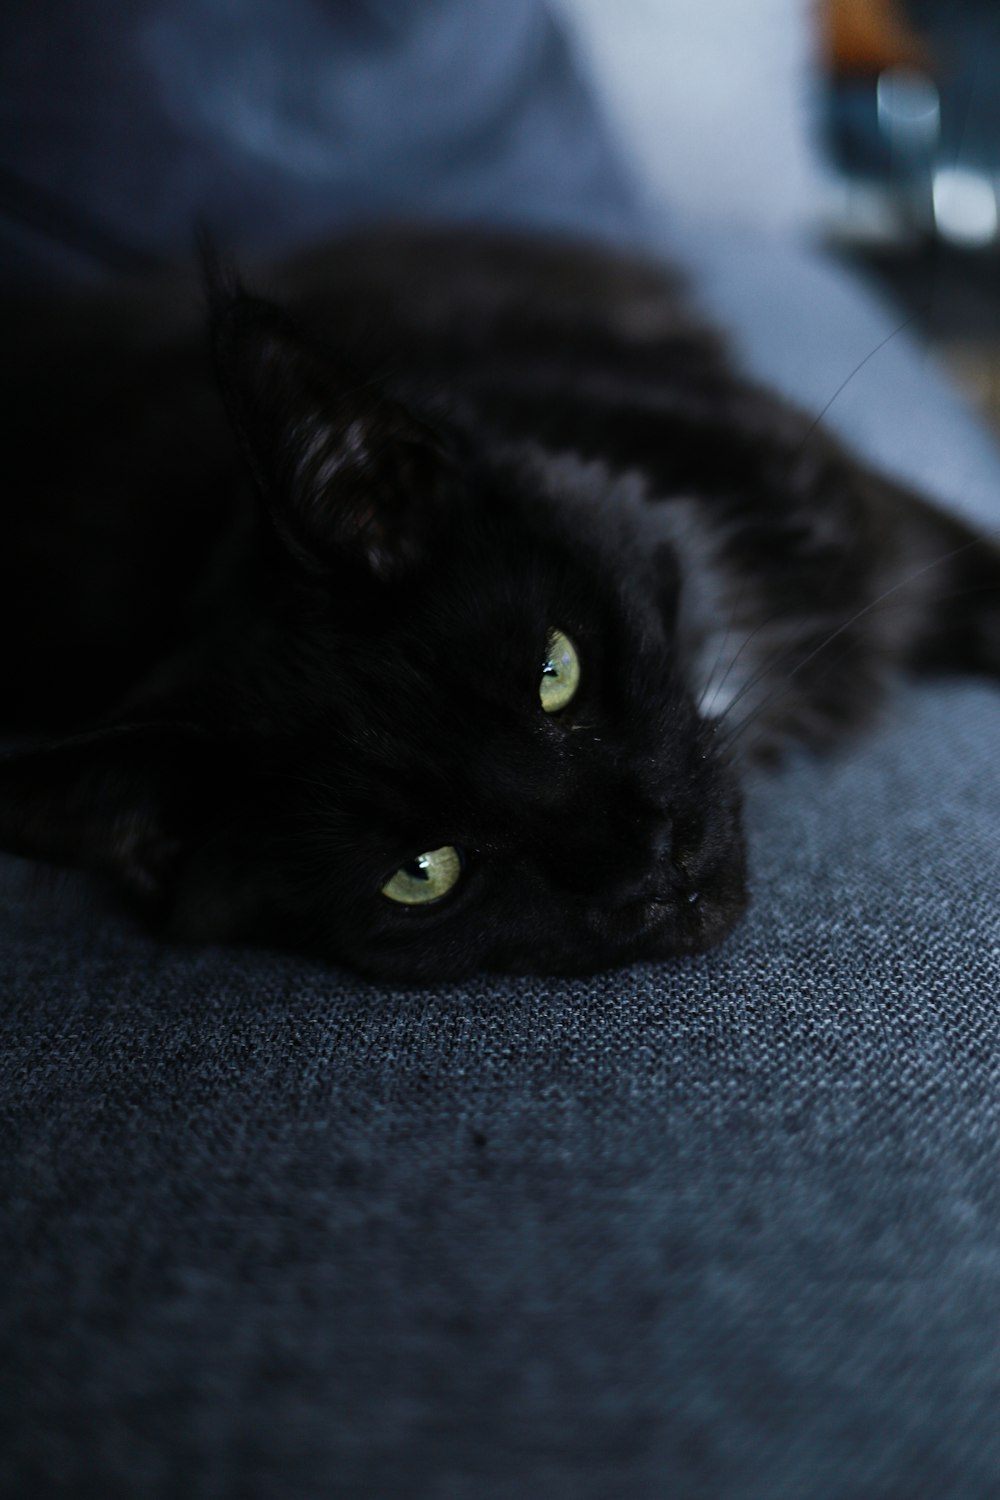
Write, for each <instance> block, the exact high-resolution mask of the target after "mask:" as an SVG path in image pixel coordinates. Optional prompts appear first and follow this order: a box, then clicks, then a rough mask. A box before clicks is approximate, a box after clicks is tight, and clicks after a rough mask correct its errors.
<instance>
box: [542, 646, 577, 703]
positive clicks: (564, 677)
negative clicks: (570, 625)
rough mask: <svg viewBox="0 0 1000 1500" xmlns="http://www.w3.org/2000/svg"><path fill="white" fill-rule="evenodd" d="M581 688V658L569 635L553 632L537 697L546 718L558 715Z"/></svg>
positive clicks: (543, 665)
mask: <svg viewBox="0 0 1000 1500" xmlns="http://www.w3.org/2000/svg"><path fill="white" fill-rule="evenodd" d="M579 686H580V658H579V657H578V656H577V654H576V647H575V646H574V645H573V642H572V641H571V640H570V638H569V636H568V635H564V634H563V632H562V631H561V630H550V631H549V639H548V654H547V655H546V657H545V660H544V661H543V662H542V677H541V681H540V682H539V684H538V696H539V698H541V700H542V707H543V708H544V710H545V712H546V713H547V714H557V713H558V712H559V710H560V709H561V708H565V707H566V705H567V703H569V702H571V701H572V699H573V698H574V697H575V696H576V690H577V688H578V687H579Z"/></svg>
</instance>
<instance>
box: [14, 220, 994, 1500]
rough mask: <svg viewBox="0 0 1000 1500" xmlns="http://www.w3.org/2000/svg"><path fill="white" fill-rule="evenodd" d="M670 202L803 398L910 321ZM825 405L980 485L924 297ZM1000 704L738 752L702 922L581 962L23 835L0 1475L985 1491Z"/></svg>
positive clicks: (67, 1491)
mask: <svg viewBox="0 0 1000 1500" xmlns="http://www.w3.org/2000/svg"><path fill="white" fill-rule="evenodd" d="M603 201H604V202H605V206H607V200H603ZM577 208H578V209H579V211H580V212H581V213H583V208H584V205H583V203H582V201H580V200H578V201H577ZM595 215H596V218H595V222H596V219H598V218H599V217H600V215H599V214H598V212H597V205H596V204H595ZM650 232H651V233H653V231H650ZM668 240H669V243H671V244H673V245H676V246H678V247H679V248H680V250H681V253H682V255H683V257H684V259H685V260H686V261H687V263H688V264H690V265H692V266H693V267H695V268H696V276H697V280H698V284H699V286H700V288H701V290H702V295H703V296H704V298H705V300H706V301H707V302H708V303H709V304H710V305H712V306H713V307H715V308H717V309H719V310H721V311H723V312H725V313H726V315H727V318H728V319H729V320H730V321H731V322H732V323H733V324H734V325H735V327H736V331H737V338H738V341H739V344H740V347H741V349H742V350H743V351H744V353H745V355H746V357H747V358H748V359H750V360H751V362H752V363H753V364H754V366H755V367H756V368H759V369H761V370H763V371H764V372H766V373H767V374H768V375H769V377H771V378H774V379H776V380H779V381H780V382H781V383H783V384H784V385H785V386H786V388H788V389H790V390H791V391H792V393H793V394H796V395H798V396H799V397H800V399H802V400H803V401H804V402H805V403H806V404H807V405H810V406H811V407H813V408H814V409H818V408H819V407H820V406H822V405H823V404H824V402H825V401H826V400H827V399H828V398H829V397H830V396H831V395H832V394H833V392H834V391H835V390H836V388H837V386H838V385H839V384H840V382H841V381H842V380H843V378H844V377H845V376H846V375H847V374H849V372H850V370H851V369H852V368H853V367H854V365H856V364H857V363H858V362H859V361H860V360H861V359H863V358H864V357H865V356H866V355H867V354H869V353H870V352H871V350H873V349H874V348H875V346H876V345H877V344H878V343H879V342H880V340H881V339H883V338H884V337H885V336H886V335H887V334H888V333H889V332H890V331H891V330H892V328H893V326H894V324H893V322H892V321H891V319H887V317H886V315H885V314H884V313H883V312H881V311H880V309H879V308H878V307H877V306H875V305H874V304H873V303H871V302H870V301H869V300H868V298H867V297H866V296H865V295H864V294H863V293H860V292H858V291H857V290H856V289H855V288H854V287H852V286H851V285H850V284H849V283H848V281H847V280H846V278H845V277H844V275H843V273H841V272H837V271H834V270H831V269H829V268H826V267H824V266H821V265H817V264H815V263H814V262H813V261H812V260H811V259H810V257H809V256H807V255H805V254H803V253H801V252H796V251H793V250H790V249H787V248H780V247H775V246H768V245H765V244H760V243H754V242H751V241H747V240H743V241H739V242H732V243H729V244H726V243H724V242H720V241H718V240H714V239H713V240H712V241H710V242H706V241H705V240H704V239H701V238H699V236H698V235H697V234H695V233H690V232H681V231H680V230H679V229H678V228H677V227H676V226H673V227H672V228H671V230H670V233H669V236H668V235H666V234H663V235H661V236H660V239H659V240H658V242H661V241H662V243H664V244H665V245H666V244H667V243H668ZM830 415H831V417H834V418H836V419H837V420H839V421H840V422H841V423H842V424H843V425H844V426H845V427H846V428H847V429H848V430H849V431H851V432H852V433H853V434H854V435H856V436H858V437H859V438H860V440H861V441H862V442H863V444H864V445H865V446H867V447H868V448H869V450H870V451H873V452H876V453H877V454H878V455H879V456H880V457H881V458H882V459H883V460H884V461H886V462H888V463H890V464H891V465H892V466H893V467H896V468H897V469H899V470H901V471H903V472H910V473H911V475H913V474H914V473H916V474H917V475H918V476H922V477H923V479H924V480H925V482H926V483H928V484H929V485H931V486H932V487H934V488H935V489H937V490H938V491H939V492H940V493H942V494H944V495H947V496H950V497H951V498H953V499H956V500H959V501H963V500H964V501H965V502H967V503H968V504H970V505H971V506H973V507H974V508H975V509H976V511H977V513H978V514H980V515H982V516H983V517H984V519H988V517H989V514H990V504H991V497H992V496H995V495H996V494H997V493H998V492H1000V462H998V460H997V457H996V455H995V453H994V452H993V450H992V448H991V446H990V444H989V443H988V442H987V441H986V439H985V438H984V437H983V436H982V434H981V433H979V432H978V430H977V429H976V428H975V426H974V424H973V423H972V422H971V421H970V420H969V418H968V417H967V416H966V414H965V413H964V412H963V411H962V410H961V409H960V407H959V406H958V404H957V403H956V402H955V400H954V398H953V397H951V396H950V395H949V394H948V392H947V391H945V390H944V388H943V386H942V385H941V383H940V381H939V380H938V378H937V377H936V376H935V374H934V373H933V371H932V370H931V369H930V368H928V367H927V365H926V363H925V361H923V360H922V358H921V357H920V354H919V351H918V350H916V349H915V348H914V347H913V345H912V343H911V342H910V341H909V339H908V338H907V336H906V335H905V334H901V335H899V336H898V337H896V338H894V339H893V340H892V342H891V343H890V344H887V345H886V346H885V349H884V350H883V351H882V352H881V353H880V354H879V355H878V356H876V357H874V358H872V359H871V360H870V361H869V363H868V364H867V365H866V366H865V369H864V370H863V371H862V372H861V373H860V374H859V376H858V377H857V379H856V380H855V381H853V382H852V383H851V384H850V385H849V386H848V387H847V388H846V389H845V391H844V393H843V396H842V397H839V398H838V400H837V402H836V403H835V405H834V407H833V408H832V410H831V414H830ZM993 514H994V515H995V514H996V511H995V509H994V510H993ZM998 742H1000V696H998V695H997V694H996V693H995V692H994V691H993V690H992V689H990V688H989V687H987V686H982V685H975V684H964V683H952V684H943V685H937V686H935V685H930V686H924V687H921V688H919V689H918V688H903V689H901V690H900V692H899V693H898V695H897V696H896V698H895V700H894V702H893V704H892V705H891V706H890V708H889V710H888V711H887V714H886V722H885V725H884V728H883V729H882V730H881V731H880V732H879V733H878V734H876V735H874V736H872V737H871V738H869V739H868V740H867V741H865V742H864V743H863V744H861V745H860V746H858V747H857V748H856V749H855V750H852V751H851V752H850V753H845V754H843V755H841V756H840V757H839V758H837V759H836V760H834V761H833V762H828V763H818V762H814V761H810V760H806V759H803V760H801V761H800V762H798V763H796V764H794V765H793V766H791V767H790V768H789V769H788V770H787V771H785V772H783V773H782V774H781V775H780V776H778V777H774V778H770V779H765V780H763V781H761V782H760V783H759V784H758V785H756V786H755V787H754V788H753V789H752V792H751V797H750V807H749V819H750V828H751V846H752V859H753V870H754V889H755V902H754V906H753V909H752V911H751V913H750V916H749V918H748V920H747V921H746V923H745V924H744V925H743V926H742V927H741V928H740V929H739V930H738V931H737V932H736V933H735V934H734V935H733V936H732V937H731V938H730V940H729V941H728V942H727V943H726V944H725V945H724V947H723V948H721V949H720V950H718V951H716V952H714V953H712V954H709V955H706V956H704V957H701V958H698V959H693V960H686V961H682V962H678V963H675V964H668V965H662V966H647V967H640V968H636V969H632V970H627V971H623V972H620V973H615V974H609V975H605V976H600V977H598V978H594V979H589V980H577V981H568V982H566V981H560V982H543V981H535V980H523V981H522V980H517V981H510V980H504V981H497V980H494V979H489V978H483V979H480V980H477V981H476V982H474V983H472V984H467V985H463V986H459V987H446V988H443V989H434V990H419V989H388V988H386V987H384V986H374V985H370V984H365V983H362V982H359V981H357V980H355V979H353V978H352V977H350V976H348V975H346V974H342V973H338V972H335V971H331V970H328V969H325V968H322V967H319V966H316V965H312V964H306V963H303V962H300V961H297V960H295V959H292V958H285V957H280V956H275V955H271V954H267V953H258V952H248V951H223V950H203V951H184V950H179V949H173V948H170V947H165V946H161V945H158V944H155V943H153V942H150V941H149V940H147V939H146V938H145V937H144V936H143V935H142V934H141V933H139V932H138V931H136V930H135V929H134V928H133V927H132V926H131V925H130V924H129V922H128V921H127V920H126V919H125V918H123V917H122V916H120V915H118V914H117V913H116V912H115V911H114V910H112V909H110V908H108V907H106V906H105V905H104V904H103V903H102V898H101V897H100V896H99V895H98V894H95V893H93V892H91V891H90V890H89V888H88V887H87V886H86V885H85V883H84V882H82V881H77V880H75V879H69V878H66V879H59V880H58V881H56V882H54V883H53V882H50V881H48V880H47V879H45V878H44V877H40V876H39V874H38V872H37V871H35V870H34V869H32V868H31V867H29V866H27V865H25V864H23V863H20V862H18V861H14V860H7V861H3V862H0V994H2V997H3V999H2V1014H3V1035H4V1045H3V1052H2V1061H0V1080H2V1081H0V1135H2V1142H0V1174H2V1178H3V1190H2V1203H3V1214H2V1220H0V1302H2V1304H3V1314H2V1315H3V1331H2V1335H0V1360H2V1373H3V1376H4V1380H3V1399H2V1401H0V1475H2V1476H3V1479H2V1482H0V1492H2V1493H3V1494H4V1496H7V1495H9V1496H12V1497H13V1496H17V1497H20V1496H28V1495H30V1496H32V1497H40V1500H46V1497H49V1496H57V1495H72V1496H74V1497H76V1500H89V1497H95V1500H97V1497H100V1500H116V1497H119V1496H123V1497H124V1496H129V1497H130V1496H137V1497H138V1496H141V1497H143V1500H160V1497H173V1496H179V1497H180V1496H183V1497H184V1500H230V1497H232V1500H272V1497H273V1500H279V1497H280V1500H314V1497H315V1500H333V1497H336V1500H340V1497H358V1500H367V1497H382V1496H393V1497H400V1500H409V1497H413V1500H508V1497H510V1500H514V1497H517V1500H522V1497H525V1500H534V1497H536V1496H538V1497H547V1500H605V1497H610V1496H614V1497H616V1500H663V1497H666V1496H669V1497H671V1500H686V1497H691V1500H710V1497H711V1500H802V1497H805V1496H808V1497H810V1500H860V1497H868V1496H871V1497H876V1496H877V1497H880V1500H881V1497H895V1496H900V1497H903V1496H905V1497H908V1500H916V1497H921V1496H934V1497H937V1496H948V1497H949V1500H988V1497H993V1496H995V1495H996V1493H997V1474H998V1473H1000V1425H998V1422H997V1412H998V1410H1000V1356H998V1352H997V1351H998V1348H1000V1327H998V1322H1000V1316H998V1313H997V1309H998V1308H1000V1174H998V1171H997V1159H998V1148H1000V1122H998V1111H1000V1076H998V1075H1000V1006H998V1000H997V997H998V992H1000V916H998V907H997V892H998V890H1000V839H998V830H1000V779H998V776H997V770H996V746H997V744H998Z"/></svg>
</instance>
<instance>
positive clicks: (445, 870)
mask: <svg viewBox="0 0 1000 1500" xmlns="http://www.w3.org/2000/svg"><path fill="white" fill-rule="evenodd" d="M461 873H462V856H461V855H460V854H459V852H458V850H457V849H453V848H452V846H451V845H450V844H445V845H443V847H442V848H440V849H428V850H427V853H426V854H418V855H417V856H416V858H415V859H408V860H407V861H406V864H405V865H400V867H399V869H398V870H397V871H396V873H395V875H393V876H392V877H391V878H390V879H389V880H387V881H386V883H385V885H384V886H383V887H382V894H383V896H388V898H389V900H390V901H398V902H399V903H400V905H401V906H429V905H430V903H431V902H432V901H440V900H441V897H442V896H447V894H448V892H449V891H450V890H451V889H452V887H453V886H454V885H455V884H456V883H457V881H458V877H459V876H460V875H461Z"/></svg>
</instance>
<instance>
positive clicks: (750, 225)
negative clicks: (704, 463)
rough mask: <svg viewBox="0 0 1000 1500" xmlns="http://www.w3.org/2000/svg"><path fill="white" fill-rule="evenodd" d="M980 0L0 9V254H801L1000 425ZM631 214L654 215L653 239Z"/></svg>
mask: <svg viewBox="0 0 1000 1500" xmlns="http://www.w3.org/2000/svg"><path fill="white" fill-rule="evenodd" d="M998 187H1000V0H753V3H750V0H613V3H608V0H551V3H549V4H548V5H546V4H545V3H543V0H419V3H418V0H105V3H104V4H102V5H101V6H100V7H87V6H82V5H75V6H74V5H69V6H67V5H56V4H54V3H51V0H47V3H41V0H35V3H29V0H7V4H5V5H4V7H3V8H2V13H0V274H2V275H3V276H4V279H5V281H6V282H7V284H8V285H10V284H11V283H12V282H14V283H17V282H35V283H37V282H39V281H41V282H43V283H47V282H50V281H51V280H52V279H53V278H55V279H57V280H58V279H64V280H66V279H68V280H80V279H82V280H87V279H88V278H89V279H94V278H97V279H99V278H101V277H104V276H106V275H108V274H120V273H122V272H126V273H136V272H138V273H140V274H141V273H143V272H145V271H148V270H151V269H155V268H156V267H157V266H158V265H159V264H161V263H162V262H163V261H164V260H170V259H173V258H177V257H179V256H184V255H187V254H189V251H190V245H191V240H192V226H193V224H194V222H195V220H196V219H201V220H203V221H205V222H207V223H208V224H209V225H210V226H211V227H212V228H214V229H215V230H216V231H217V233H218V234H219V235H220V237H221V238H222V239H223V241H224V242H225V243H226V244H227V245H228V246H230V247H232V248H233V249H234V250H235V251H236V252H237V253H239V254H244V253H246V254H263V255H266V254H269V253H271V252H274V251H280V250H282V249H284V248H285V247H287V246H290V245H293V244H298V243H301V242H302V241H304V240H309V239H315V238H317V237H318V236H321V235H323V234H325V233H329V232H331V231H332V230H335V229H337V228H338V227H340V226H341V225H342V224H345V223H350V222H353V221H355V220H357V219H361V218H372V217H379V216H386V215H402V216H404V217H409V218H414V217H430V218H441V217H444V218H451V219H465V220H472V221H475V222H491V223H493V222H516V223H530V224H532V225H534V226H537V227H540V228H542V229H546V228H551V229H560V230H570V231H574V230H579V231H583V232H587V233H592V234H600V235H603V236H605V237H610V238H622V239H625V240H630V239H634V238H636V237H640V236H641V235H642V234H643V233H644V232H645V233H647V234H648V233H649V226H650V225H653V226H657V225H662V224H666V223H670V222H674V223H679V222H695V223H697V224H699V225H701V226H703V227H705V228H707V229H709V230H711V228H712V227H713V226H717V227H718V229H719V231H720V232H721V231H722V230H723V229H725V231H726V232H727V233H731V232H733V231H748V232H752V233H753V234H754V235H756V236H765V237H766V236H770V237H772V238H773V239H775V240H781V241H784V242H788V241H801V242H809V243H812V244H820V245H823V246H825V247H826V248H827V249H828V250H829V251H830V252H831V253H833V254H836V255H838V256H840V257H842V258H845V259H847V260H849V261H850V262H851V263H852V264H853V266H854V267H855V268H857V269H858V270H860V271H861V272H862V273H863V274H864V275H865V276H866V277H868V278H869V279H871V280H873V281H875V282H876V283H877V284H878V286H879V287H880V288H881V290H882V291H883V292H884V293H885V294H886V295H887V296H888V297H889V298H890V299H891V300H892V301H893V302H895V303H896V304H897V306H898V308H899V311H900V317H901V318H902V319H904V320H909V327H910V328H911V330H912V331H913V332H915V333H916V334H918V335H919V336H920V337H921V338H923V339H924V340H926V341H927V342H928V343H929V344H930V345H931V346H933V348H934V349H935V351H937V352H939V353H940V354H941V355H942V357H943V358H944V359H945V361H946V362H947V363H948V364H949V365H950V367H951V369H952V370H953V371H954V372H955V374H956V375H957V376H958V378H959V380H960V381H961V382H962V383H963V384H964V386H965V388H966V389H967V391H968V392H969V393H970V394H971V395H972V397H973V399H974V400H975V402H976V403H977V404H978V406H979V407H980V409H981V410H983V411H984V412H985V413H986V414H987V415H989V416H990V417H991V418H992V419H993V420H994V421H1000V230H998V208H997V203H998ZM654 232H655V231H654Z"/></svg>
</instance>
